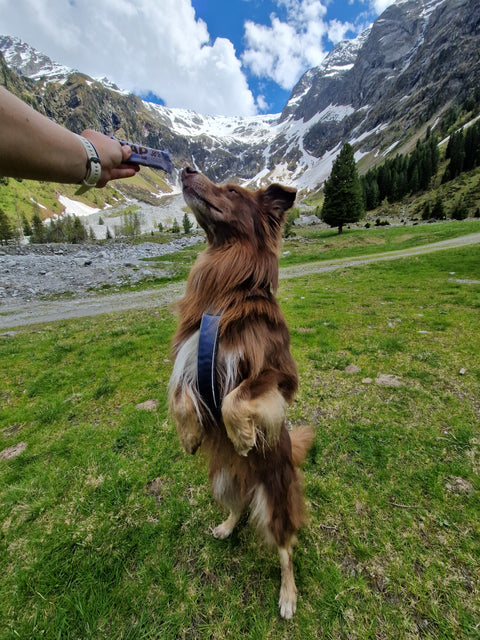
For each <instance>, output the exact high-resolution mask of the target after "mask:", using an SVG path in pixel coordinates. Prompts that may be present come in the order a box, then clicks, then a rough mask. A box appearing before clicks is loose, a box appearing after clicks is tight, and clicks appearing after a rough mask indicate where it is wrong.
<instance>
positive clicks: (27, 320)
mask: <svg viewBox="0 0 480 640" xmlns="http://www.w3.org/2000/svg"><path fill="white" fill-rule="evenodd" d="M472 244H480V233H473V234H470V235H467V236H461V237H459V238H452V239H450V240H443V241H442V242H436V243H434V244H429V245H424V246H420V247H414V248H412V249H405V250H401V251H391V252H386V253H380V254H375V255H370V256H362V257H360V258H342V259H340V260H328V261H322V262H311V263H308V264H302V265H298V266H294V267H286V268H284V269H281V270H280V278H281V279H284V278H296V277H299V276H303V275H309V274H312V273H327V272H330V271H335V270H336V269H345V268H348V267H357V266H362V265H365V264H371V263H374V262H381V261H383V260H397V259H399V258H406V257H410V256H417V255H423V254H425V253H432V252H434V251H443V250H445V249H453V248H457V247H462V246H466V245H472ZM184 288H185V283H174V284H171V285H167V286H166V287H162V288H152V289H147V290H145V291H136V292H128V293H117V294H103V295H97V296H89V297H85V298H75V299H70V300H51V301H31V302H29V303H28V306H26V303H25V302H21V303H14V302H12V303H10V304H9V305H8V308H7V309H6V310H4V312H3V313H2V314H1V315H0V329H11V328H15V327H21V326H25V325H30V324H38V323H42V322H53V321H55V320H67V319H70V318H81V317H85V316H95V315H99V314H102V313H110V312H112V311H124V310H127V309H151V308H155V307H163V306H166V305H168V304H170V303H171V302H174V301H175V300H177V299H179V298H180V297H181V296H182V295H183V291H184Z"/></svg>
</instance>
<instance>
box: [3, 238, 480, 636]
mask: <svg viewBox="0 0 480 640" xmlns="http://www.w3.org/2000/svg"><path fill="white" fill-rule="evenodd" d="M426 228H429V227H426ZM477 229H478V226H477ZM477 229H472V230H477ZM371 231H373V230H371ZM389 231H390V233H397V232H396V231H395V232H393V230H385V229H384V230H381V233H388V232H389ZM402 231H403V233H404V234H405V233H407V230H405V229H404V230H402ZM379 232H380V230H379ZM410 232H411V229H410V228H409V229H408V233H410ZM465 232H469V231H465ZM415 233H416V232H415ZM347 236H348V234H345V237H347ZM365 237H367V236H365ZM368 237H371V236H368ZM297 242H298V243H299V244H300V243H301V240H300V239H297ZM342 242H343V239H342ZM392 248H397V247H392ZM369 249H371V247H369ZM369 252H371V251H370V250H369ZM307 253H308V252H307ZM317 259H319V258H318V257H317ZM278 297H279V300H280V302H281V304H282V307H283V309H284V311H285V314H286V316H287V320H288V323H289V326H290V328H291V336H292V350H293V354H294V357H295V359H296V361H297V364H298V368H299V373H300V391H299V393H298V395H297V397H296V400H295V402H294V404H293V405H292V406H291V408H290V410H289V422H290V423H291V424H292V425H293V426H294V425H296V424H301V423H304V422H310V423H311V424H312V425H313V426H314V427H315V430H316V439H315V443H314V446H313V448H312V450H311V452H310V454H309V456H308V458H307V461H306V464H305V467H304V479H305V490H306V495H307V501H308V504H309V511H310V522H309V524H308V526H307V527H305V529H303V530H302V531H301V532H300V534H299V541H298V545H297V547H296V550H295V554H294V564H295V573H296V580H297V587H298V595H299V604H298V611H297V614H296V616H295V618H294V619H293V620H292V621H288V622H287V621H284V620H282V619H280V617H279V615H278V607H277V600H278V591H279V583H280V571H279V564H278V559H277V557H276V552H275V551H274V550H272V549H269V548H267V547H265V546H264V545H263V544H261V543H260V542H259V540H258V539H257V537H256V536H255V534H254V532H253V531H252V530H251V529H250V528H249V527H248V526H247V519H246V518H244V519H243V521H242V522H241V524H240V526H239V527H238V529H237V530H236V531H235V532H234V533H233V535H232V537H231V538H230V539H228V540H225V541H219V540H215V539H214V538H213V536H212V535H211V531H210V530H211V527H213V526H214V525H216V524H218V523H219V522H220V521H221V519H222V518H223V516H224V514H223V513H222V512H221V510H220V508H219V507H218V506H217V505H215V503H214V502H213V500H212V498H211V496H210V493H209V490H208V488H207V485H206V482H205V480H206V473H205V469H204V464H203V461H202V459H201V457H200V456H195V457H189V456H187V455H186V454H184V453H183V452H182V450H181V449H180V446H179V444H178V441H177V436H176V433H175V429H174V427H173V426H172V424H171V422H170V421H169V419H168V416H167V408H166V388H167V383H168V379H169V376H170V371H171V366H172V363H171V361H170V354H169V343H170V338H171V336H172V333H173V331H174V327H175V315H174V311H173V310H172V309H169V308H165V309H156V310H150V311H132V312H128V313H116V314H109V315H104V316H99V317H96V318H87V319H78V320H72V321H65V322H58V323H52V324H42V325H38V326H35V327H28V328H21V329H19V330H18V331H15V332H7V333H5V334H3V335H1V336H0V363H1V365H0V366H1V370H2V376H1V378H0V398H1V408H0V452H1V453H0V572H1V576H2V579H1V581H0V639H1V640H7V639H8V640H13V639H15V638H21V639H22V640H23V639H25V640H30V639H37V638H48V639H57V638H58V639H62V640H63V639H69V640H70V639H72V640H73V639H75V640H85V639H89V638H92V639H112V640H113V639H114V640H120V639H122V640H126V639H128V640H134V639H135V640H140V639H141V640H153V639H158V640H170V639H171V640H174V639H179V638H186V639H198V640H203V639H215V640H226V639H232V640H233V639H235V640H238V639H239V638H249V639H252V640H263V639H272V640H273V639H280V638H281V639H285V640H300V639H302V640H306V639H307V640H309V639H317V638H320V639H321V638H325V639H327V638H328V639H339V640H340V639H348V640H350V639H354V638H358V639H372V640H382V639H395V640H396V639H403V638H405V639H413V638H422V639H431V640H437V639H442V640H443V639H445V640H447V639H448V640H450V639H452V640H453V639H455V640H462V639H468V640H470V639H475V638H480V595H479V593H480V479H479V471H480V428H479V423H480V340H479V327H480V247H479V246H478V245H476V246H472V247H465V248H461V249H455V250H453V249H452V250H448V251H442V252H436V253H433V254H429V255H424V256H419V257H414V258H406V259H400V260H395V261H393V262H385V263H377V264H372V265H369V266H364V267H361V268H351V269H347V268H345V269H342V270H339V271H336V272H333V273H328V274H318V275H308V277H299V278H295V279H289V280H284V281H282V282H281V285H280V290H279V294H278ZM150 399H155V400H157V401H158V407H157V409H156V410H155V411H148V410H145V409H141V408H137V405H138V404H139V403H142V402H144V401H146V400H150ZM14 445H21V447H25V449H24V450H23V452H22V453H20V454H19V455H17V456H16V457H8V456H7V454H6V450H7V453H8V448H9V447H12V446H14Z"/></svg>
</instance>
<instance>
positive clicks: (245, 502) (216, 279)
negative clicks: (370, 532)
mask: <svg viewBox="0 0 480 640" xmlns="http://www.w3.org/2000/svg"><path fill="white" fill-rule="evenodd" d="M182 182H183V193H184V197H185V200H186V202H187V204H189V205H190V207H191V208H192V210H193V212H194V214H195V216H196V218H197V220H198V222H199V224H200V225H201V226H202V227H203V229H204V230H205V232H206V234H207V240H208V247H207V249H206V250H205V251H204V252H203V253H202V254H200V256H199V257H198V259H197V261H196V263H195V264H194V266H193V268H192V270H191V272H190V275H189V278H188V282H187V288H186V293H185V297H184V298H183V299H182V300H181V301H180V303H179V311H180V322H179V327H178V330H177V332H176V334H175V337H174V339H173V350H174V355H175V358H176V360H175V365H174V370H173V373H172V377H171V381H170V409H171V413H172V416H173V418H174V420H175V424H176V427H177V431H178V434H179V437H180V440H181V442H182V444H183V446H184V448H185V450H186V451H187V452H189V453H195V451H196V450H197V448H198V447H200V446H201V447H202V451H204V452H205V453H206V454H207V456H208V459H209V461H210V462H209V467H210V468H209V478H210V484H211V489H212V493H213V495H214V497H215V499H216V500H217V501H218V502H220V503H221V504H222V505H223V506H224V507H226V508H227V509H228V510H229V512H230V514H229V517H228V518H227V520H226V521H225V522H223V523H222V524H221V525H219V526H218V527H216V529H214V532H213V533H214V535H215V536H216V537H218V538H225V537H227V536H228V535H230V533H231V531H232V530H233V528H234V526H235V524H236V523H237V522H238V519H239V518H240V516H241V514H242V512H243V511H244V510H245V509H246V508H250V513H251V520H252V522H253V524H254V525H255V526H256V527H257V528H258V529H259V530H260V531H261V532H262V533H263V534H264V537H265V539H266V540H267V541H269V542H272V543H274V544H276V545H277V547H278V550H279V556H280V566H281V573H282V581H281V589H280V600H279V605H280V613H281V615H282V616H283V617H285V618H290V617H291V616H292V615H293V614H294V613H295V610H296V587H295V582H294V578H293V561H292V547H293V544H294V542H295V534H296V532H297V530H298V528H299V527H300V526H301V525H302V524H303V523H304V522H305V508H304V501H303V492H302V486H301V478H300V474H299V471H298V467H299V466H300V464H301V463H302V462H303V460H304V458H305V456H306V454H307V452H308V449H309V448H310V446H311V443H312V440H313V433H312V430H311V428H310V427H302V428H300V429H297V430H294V431H293V432H291V433H289V432H288V431H287V429H286V426H285V412H286V408H287V405H288V404H289V403H290V402H291V401H292V399H293V397H294V394H295V392H296V390H297V386H298V375H297V370H296V366H295V362H294V360H293V358H292V356H291V354H290V348H289V343H290V337H289V332H288V329H287V326H286V323H285V320H284V317H283V314H282V312H281V310H280V307H279V305H278V302H277V300H276V298H275V293H276V290H277V286H278V250H279V245H280V240H281V225H282V223H283V221H284V218H285V214H286V212H287V210H288V209H289V208H290V207H291V206H292V205H293V202H294V200H295V193H296V192H295V190H293V189H289V188H286V187H282V186H280V185H271V186H270V187H268V188H267V189H261V190H259V191H255V192H251V191H247V190H245V189H242V188H240V187H238V186H236V185H230V184H227V185H224V186H217V185H215V184H213V183H212V182H211V181H210V180H208V179H207V178H206V177H205V176H203V175H201V174H199V173H198V172H196V171H194V170H193V169H190V168H187V169H184V171H183V172H182ZM204 313H209V314H221V319H220V324H219V341H218V348H217V377H218V385H219V392H220V396H221V398H222V406H221V418H219V419H216V418H215V417H214V414H213V412H212V411H211V410H210V409H209V408H208V407H207V406H206V405H205V403H204V401H203V400H202V398H201V397H200V395H199V392H198V382H197V372H196V355H197V349H198V332H199V327H200V322H201V318H202V315H203V314H204Z"/></svg>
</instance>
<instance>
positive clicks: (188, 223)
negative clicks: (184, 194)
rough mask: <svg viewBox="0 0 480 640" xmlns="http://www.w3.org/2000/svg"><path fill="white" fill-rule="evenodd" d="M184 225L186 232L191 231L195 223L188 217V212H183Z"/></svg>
mask: <svg viewBox="0 0 480 640" xmlns="http://www.w3.org/2000/svg"><path fill="white" fill-rule="evenodd" d="M182 226H183V231H184V233H190V231H191V230H192V227H193V223H192V221H191V220H190V218H189V217H188V213H187V212H185V213H184V214H183V220H182Z"/></svg>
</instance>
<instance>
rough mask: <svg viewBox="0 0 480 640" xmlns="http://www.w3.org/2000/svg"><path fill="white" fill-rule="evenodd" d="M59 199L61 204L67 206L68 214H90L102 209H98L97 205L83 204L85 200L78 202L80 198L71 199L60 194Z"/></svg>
mask: <svg viewBox="0 0 480 640" xmlns="http://www.w3.org/2000/svg"><path fill="white" fill-rule="evenodd" d="M58 201H59V202H60V204H61V205H63V206H64V207H65V213H66V215H70V216H78V217H82V216H90V215H92V213H98V212H99V211H100V209H98V208H97V209H96V208H95V207H89V206H88V205H87V204H83V202H78V200H71V199H70V198H67V197H66V196H58Z"/></svg>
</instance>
